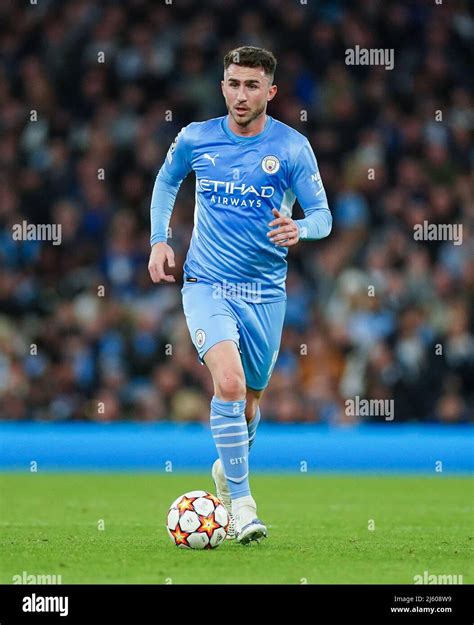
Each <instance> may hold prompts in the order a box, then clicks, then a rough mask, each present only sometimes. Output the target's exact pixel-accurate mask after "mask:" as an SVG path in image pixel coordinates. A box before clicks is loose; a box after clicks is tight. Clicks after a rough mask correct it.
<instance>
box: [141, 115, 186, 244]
mask: <svg viewBox="0 0 474 625" xmlns="http://www.w3.org/2000/svg"><path fill="white" fill-rule="evenodd" d="M190 171H191V163H190V144H189V127H188V126H186V127H185V128H183V129H182V130H181V131H180V132H179V134H178V136H177V137H176V139H175V140H174V141H173V143H172V144H171V146H170V148H169V150H168V153H167V155H166V158H165V162H164V163H163V165H162V167H161V169H160V171H159V172H158V175H157V177H156V180H155V185H154V187H153V194H152V197H151V207H150V221H151V235H150V245H152V246H153V245H154V244H155V243H161V242H163V241H166V240H167V238H168V237H167V232H168V227H169V223H170V219H171V214H172V212H173V207H174V203H175V200H176V195H177V194H178V191H179V187H180V186H181V183H182V182H183V180H184V178H186V176H187V175H188V173H189V172H190Z"/></svg>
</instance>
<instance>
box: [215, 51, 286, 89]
mask: <svg viewBox="0 0 474 625" xmlns="http://www.w3.org/2000/svg"><path fill="white" fill-rule="evenodd" d="M232 63H235V65H241V66H243V67H261V68H262V69H263V71H264V72H265V74H266V75H267V76H268V77H269V78H270V82H273V77H274V75H275V70H276V66H277V60H276V58H275V56H274V54H273V52H270V50H265V49H264V48H256V47H255V46H241V47H240V48H235V49H234V50H230V52H227V54H226V55H225V57H224V71H225V70H226V69H227V68H228V67H229V65H231V64H232Z"/></svg>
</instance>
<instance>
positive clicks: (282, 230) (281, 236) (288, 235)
mask: <svg viewBox="0 0 474 625" xmlns="http://www.w3.org/2000/svg"><path fill="white" fill-rule="evenodd" d="M272 213H273V215H274V216H275V217H276V219H274V220H273V221H271V222H270V223H269V224H268V225H269V226H270V228H274V230H270V232H267V237H269V239H270V241H271V242H272V243H275V245H276V246H278V247H290V246H291V245H296V244H297V243H298V241H299V240H300V231H299V230H298V226H297V225H296V222H295V221H294V220H293V219H291V217H282V216H281V215H280V211H278V210H277V209H276V208H272ZM275 226H277V227H275Z"/></svg>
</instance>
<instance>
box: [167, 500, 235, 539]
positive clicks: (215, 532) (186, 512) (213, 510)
mask: <svg viewBox="0 0 474 625" xmlns="http://www.w3.org/2000/svg"><path fill="white" fill-rule="evenodd" d="M229 521H230V519H229V515H228V513H227V510H226V509H225V507H224V504H223V503H222V501H221V500H220V499H218V498H217V497H216V496H215V495H212V494H211V493H207V492H206V491H205V490H193V491H191V492H189V493H185V494H184V495H181V497H178V498H177V499H176V500H175V501H174V502H173V503H172V504H171V507H170V509H169V512H168V518H167V520H166V529H167V531H168V534H169V536H170V538H171V540H172V541H173V542H174V544H175V545H176V546H177V547H180V548H181V549H214V547H218V546H219V545H220V544H221V543H222V542H224V540H225V537H226V536H227V530H228V528H229Z"/></svg>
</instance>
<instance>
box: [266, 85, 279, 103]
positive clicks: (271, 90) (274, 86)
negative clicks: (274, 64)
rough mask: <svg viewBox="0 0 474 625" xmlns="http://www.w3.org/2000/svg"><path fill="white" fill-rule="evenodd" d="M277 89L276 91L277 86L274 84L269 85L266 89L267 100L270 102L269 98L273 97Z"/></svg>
mask: <svg viewBox="0 0 474 625" xmlns="http://www.w3.org/2000/svg"><path fill="white" fill-rule="evenodd" d="M277 91H278V87H277V86H276V85H272V86H271V87H270V89H269V90H268V95H267V102H270V100H273V98H274V97H275V96H276V94H277Z"/></svg>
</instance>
